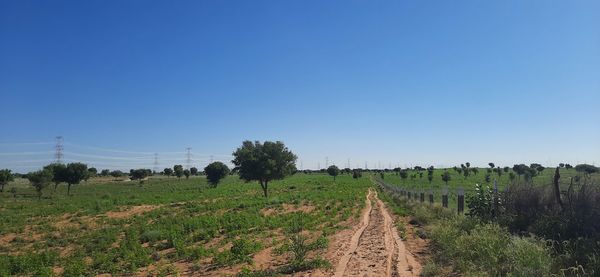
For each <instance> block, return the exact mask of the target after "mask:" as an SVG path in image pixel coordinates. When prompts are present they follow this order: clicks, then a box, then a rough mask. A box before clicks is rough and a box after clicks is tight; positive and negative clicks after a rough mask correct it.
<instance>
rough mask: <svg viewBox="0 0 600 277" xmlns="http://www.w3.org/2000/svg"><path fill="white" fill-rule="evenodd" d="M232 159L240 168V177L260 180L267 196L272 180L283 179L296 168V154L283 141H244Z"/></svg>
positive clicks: (248, 180)
mask: <svg viewBox="0 0 600 277" xmlns="http://www.w3.org/2000/svg"><path fill="white" fill-rule="evenodd" d="M233 157H234V159H233V160H232V162H233V164H234V165H235V166H236V168H238V169H239V175H240V178H241V179H243V180H245V181H247V182H250V181H258V182H259V183H260V186H261V188H262V189H263V193H264V196H265V198H266V197H268V184H269V182H270V181H271V180H278V179H283V178H285V177H286V176H288V175H290V174H291V173H292V172H293V171H295V170H296V159H297V157H296V155H294V153H292V152H291V151H290V150H289V149H288V148H287V147H286V146H285V145H284V144H283V142H281V141H277V142H271V141H265V142H264V143H260V142H259V141H255V142H254V143H253V142H251V141H244V142H243V143H242V146H241V147H239V148H238V149H237V150H236V151H235V152H233Z"/></svg>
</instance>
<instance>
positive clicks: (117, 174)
mask: <svg viewBox="0 0 600 277" xmlns="http://www.w3.org/2000/svg"><path fill="white" fill-rule="evenodd" d="M123 175H125V174H123V172H122V171H121V170H113V171H111V172H110V176H112V177H113V178H119V177H122V176H123Z"/></svg>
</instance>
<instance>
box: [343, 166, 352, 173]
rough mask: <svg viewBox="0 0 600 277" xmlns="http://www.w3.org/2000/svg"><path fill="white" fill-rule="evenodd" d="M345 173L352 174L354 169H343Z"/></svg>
mask: <svg viewBox="0 0 600 277" xmlns="http://www.w3.org/2000/svg"><path fill="white" fill-rule="evenodd" d="M342 171H343V172H344V173H345V174H350V173H352V169H350V168H349V167H346V168H344V170H342Z"/></svg>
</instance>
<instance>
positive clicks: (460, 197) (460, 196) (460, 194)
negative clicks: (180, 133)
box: [456, 187, 465, 214]
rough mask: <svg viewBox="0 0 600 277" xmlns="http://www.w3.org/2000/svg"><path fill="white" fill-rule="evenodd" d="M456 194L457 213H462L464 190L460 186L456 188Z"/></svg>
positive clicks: (463, 208)
mask: <svg viewBox="0 0 600 277" xmlns="http://www.w3.org/2000/svg"><path fill="white" fill-rule="evenodd" d="M456 192H457V194H458V197H457V198H458V199H457V200H458V213H459V214H462V213H463V212H464V211H465V191H464V190H463V188H462V187H460V188H458V189H456Z"/></svg>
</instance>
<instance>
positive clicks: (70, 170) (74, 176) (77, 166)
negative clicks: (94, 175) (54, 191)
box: [64, 163, 89, 195]
mask: <svg viewBox="0 0 600 277" xmlns="http://www.w3.org/2000/svg"><path fill="white" fill-rule="evenodd" d="M88 174H89V172H88V168H87V165H85V164H82V163H70V164H68V165H67V169H66V170H65V176H64V178H65V179H64V181H65V183H67V195H71V186H72V185H77V184H79V183H80V182H81V181H83V180H85V179H86V178H87V176H88Z"/></svg>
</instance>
